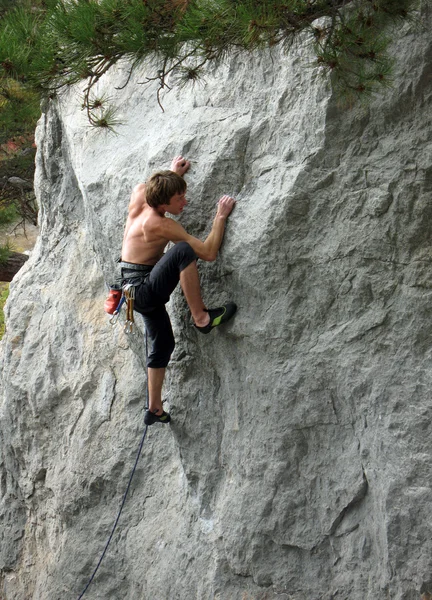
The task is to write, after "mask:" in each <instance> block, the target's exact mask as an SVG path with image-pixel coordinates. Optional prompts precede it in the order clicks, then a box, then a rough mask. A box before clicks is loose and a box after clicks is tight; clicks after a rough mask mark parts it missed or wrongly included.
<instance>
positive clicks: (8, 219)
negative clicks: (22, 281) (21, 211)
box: [0, 204, 18, 262]
mask: <svg viewBox="0 0 432 600" xmlns="http://www.w3.org/2000/svg"><path fill="white" fill-rule="evenodd" d="M17 218H18V212H17V209H16V206H14V205H13V204H10V205H9V206H5V207H3V206H1V204H0V227H3V226H4V225H8V224H9V223H13V222H14V221H16V219H17ZM0 262H1V248H0Z"/></svg>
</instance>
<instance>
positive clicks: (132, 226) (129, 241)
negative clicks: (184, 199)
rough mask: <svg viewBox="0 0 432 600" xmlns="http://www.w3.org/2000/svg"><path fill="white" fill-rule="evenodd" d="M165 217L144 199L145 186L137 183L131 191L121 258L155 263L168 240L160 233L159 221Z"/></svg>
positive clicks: (138, 262) (145, 263)
mask: <svg viewBox="0 0 432 600" xmlns="http://www.w3.org/2000/svg"><path fill="white" fill-rule="evenodd" d="M161 219H166V217H165V216H163V215H160V214H158V213H157V212H156V211H155V210H154V209H153V208H151V207H150V206H149V205H148V204H147V203H146V201H145V186H144V184H140V185H138V186H137V187H136V188H135V189H134V190H133V192H132V196H131V201H130V204H129V215H128V218H127V221H126V228H125V233H124V237H123V246H122V260H124V261H125V262H130V263H135V264H141V265H155V264H156V263H157V261H158V260H159V259H160V258H161V257H162V255H163V253H164V250H165V247H166V245H167V244H168V241H169V240H167V239H166V238H165V237H162V236H161V234H160V227H159V225H160V221H161Z"/></svg>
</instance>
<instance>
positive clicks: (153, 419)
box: [144, 409, 171, 425]
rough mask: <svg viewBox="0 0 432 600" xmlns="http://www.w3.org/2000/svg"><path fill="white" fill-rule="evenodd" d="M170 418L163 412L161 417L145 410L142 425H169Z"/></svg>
mask: <svg viewBox="0 0 432 600" xmlns="http://www.w3.org/2000/svg"><path fill="white" fill-rule="evenodd" d="M170 421H171V416H170V414H169V413H167V412H165V411H163V413H162V414H161V415H156V414H155V413H154V412H152V411H151V410H149V409H147V410H146V411H145V415H144V423H145V424H146V425H153V423H169V422H170Z"/></svg>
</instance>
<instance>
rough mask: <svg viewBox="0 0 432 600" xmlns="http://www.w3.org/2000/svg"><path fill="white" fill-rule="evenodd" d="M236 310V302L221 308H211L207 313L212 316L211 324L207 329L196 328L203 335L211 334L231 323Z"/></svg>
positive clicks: (228, 303)
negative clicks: (223, 325) (215, 328)
mask: <svg viewBox="0 0 432 600" xmlns="http://www.w3.org/2000/svg"><path fill="white" fill-rule="evenodd" d="M236 310H237V305H236V304H234V302H227V303H226V304H225V305H224V306H220V307H219V308H209V309H208V311H207V312H208V314H209V315H210V323H209V324H208V325H206V326H205V327H198V325H195V327H196V328H197V329H198V331H200V332H201V333H210V331H211V330H212V329H213V328H214V327H217V326H218V325H222V323H226V322H227V321H229V320H230V319H231V317H232V316H233V315H234V313H235V311H236Z"/></svg>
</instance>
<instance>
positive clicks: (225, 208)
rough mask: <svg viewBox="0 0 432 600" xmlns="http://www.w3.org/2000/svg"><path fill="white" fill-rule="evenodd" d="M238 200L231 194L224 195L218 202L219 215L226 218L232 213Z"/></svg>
mask: <svg viewBox="0 0 432 600" xmlns="http://www.w3.org/2000/svg"><path fill="white" fill-rule="evenodd" d="M235 203H236V201H235V200H234V198H231V196H222V198H221V199H220V200H219V202H218V209H217V214H216V216H217V217H223V218H224V219H226V218H227V217H228V215H230V214H231V211H232V209H233V208H234V206H235Z"/></svg>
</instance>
